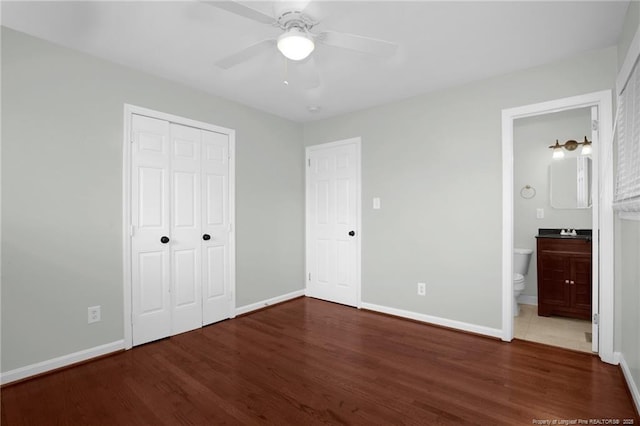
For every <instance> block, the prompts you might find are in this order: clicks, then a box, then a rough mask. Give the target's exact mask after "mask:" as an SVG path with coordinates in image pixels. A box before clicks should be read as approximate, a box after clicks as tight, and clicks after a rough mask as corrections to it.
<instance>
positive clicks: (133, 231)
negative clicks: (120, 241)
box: [129, 225, 135, 237]
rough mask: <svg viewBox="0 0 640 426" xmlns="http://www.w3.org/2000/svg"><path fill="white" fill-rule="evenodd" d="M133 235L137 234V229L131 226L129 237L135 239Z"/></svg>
mask: <svg viewBox="0 0 640 426" xmlns="http://www.w3.org/2000/svg"><path fill="white" fill-rule="evenodd" d="M133 234H135V228H134V227H133V225H129V236H130V237H133Z"/></svg>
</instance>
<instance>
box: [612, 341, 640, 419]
mask: <svg viewBox="0 0 640 426" xmlns="http://www.w3.org/2000/svg"><path fill="white" fill-rule="evenodd" d="M615 355H617V357H619V358H620V367H621V368H622V374H623V375H624V378H625V380H626V381H627V386H629V390H630V391H631V396H632V397H633V402H634V403H635V404H636V410H638V411H640V392H638V386H637V385H636V382H635V381H634V380H633V376H632V375H631V369H629V365H628V364H627V362H626V361H625V359H624V356H623V355H622V354H621V353H619V352H616V353H615Z"/></svg>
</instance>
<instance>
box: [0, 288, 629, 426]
mask: <svg viewBox="0 0 640 426" xmlns="http://www.w3.org/2000/svg"><path fill="white" fill-rule="evenodd" d="M579 419H582V420H586V421H589V420H590V419H597V420H602V419H605V420H606V419H616V420H619V421H620V423H619V424H623V419H633V421H634V422H635V424H637V422H638V419H637V418H636V417H635V411H634V408H633V405H632V402H631V398H630V396H629V394H628V392H627V389H626V385H625V382H624V379H623V377H622V373H621V371H620V369H619V367H617V366H612V365H607V364H604V363H602V362H600V361H599V360H598V358H597V357H595V356H592V355H589V354H582V353H577V352H571V351H567V350H564V349H559V348H552V347H549V346H543V345H539V344H536V343H530V342H524V341H514V342H512V343H504V342H500V341H497V340H493V339H488V338H483V337H479V336H474V335H469V334H465V333H461V332H456V331H451V330H446V329H442V328H438V327H431V326H428V325H424V324H419V323H416V322H411V321H405V320H402V319H396V318H391V317H388V316H384V315H379V314H375V313H372V312H366V311H358V310H356V309H353V308H348V307H344V306H340V305H336V304H332V303H327V302H322V301H319V300H314V299H310V298H301V299H296V300H294V301H291V302H287V303H284V304H281V305H278V306H275V307H272V308H269V309H265V310H262V311H258V312H255V313H252V314H250V315H247V316H244V317H240V318H236V319H234V320H230V321H224V322H221V323H218V324H214V325H212V326H208V327H205V328H203V329H201V330H196V331H193V332H189V333H185V334H182V335H178V336H174V337H171V338H169V339H165V340H161V341H158V342H154V343H150V344H147V345H143V346H140V347H136V348H134V349H132V350H130V351H126V352H122V353H119V354H116V355H113V356H110V357H106V358H103V359H100V360H97V361H94V362H90V363H86V364H84V365H80V366H77V367H74V368H70V369H66V370H62V371H59V372H56V373H53V374H50V375H46V376H43V377H40V378H37V379H34V380H30V381H26V382H23V383H19V384H16V385H12V386H7V387H5V388H4V389H2V413H1V420H2V424H3V425H54V424H55V425H219V424H277V425H288V424H291V425H309V424H363V425H373V424H412V425H431V424H466V423H469V424H483V425H484V424H486V425H499V424H505V425H516V424H523V425H525V424H526V425H531V424H534V422H535V420H563V421H564V420H579ZM592 424H593V423H592Z"/></svg>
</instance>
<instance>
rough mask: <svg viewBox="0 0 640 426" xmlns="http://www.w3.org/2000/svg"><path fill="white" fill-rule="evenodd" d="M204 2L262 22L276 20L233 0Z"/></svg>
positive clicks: (270, 22)
mask: <svg viewBox="0 0 640 426" xmlns="http://www.w3.org/2000/svg"><path fill="white" fill-rule="evenodd" d="M204 3H207V4H210V5H211V6H215V7H217V8H219V9H224V10H226V11H227V12H231V13H235V14H236V15H240V16H244V17H245V18H248V19H252V20H254V21H258V22H260V23H262V24H268V25H271V24H273V23H274V22H275V21H276V20H275V19H274V18H273V17H272V16H269V15H267V14H264V13H262V12H260V11H259V10H255V9H252V8H250V7H249V6H245V5H243V4H241V3H238V2H235V1H205V2H204Z"/></svg>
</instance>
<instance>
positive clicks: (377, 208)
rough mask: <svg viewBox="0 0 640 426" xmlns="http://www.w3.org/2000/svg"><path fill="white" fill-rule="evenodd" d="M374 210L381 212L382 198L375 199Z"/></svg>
mask: <svg viewBox="0 0 640 426" xmlns="http://www.w3.org/2000/svg"><path fill="white" fill-rule="evenodd" d="M373 209H374V210H380V198H378V197H374V198H373Z"/></svg>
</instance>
